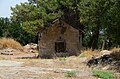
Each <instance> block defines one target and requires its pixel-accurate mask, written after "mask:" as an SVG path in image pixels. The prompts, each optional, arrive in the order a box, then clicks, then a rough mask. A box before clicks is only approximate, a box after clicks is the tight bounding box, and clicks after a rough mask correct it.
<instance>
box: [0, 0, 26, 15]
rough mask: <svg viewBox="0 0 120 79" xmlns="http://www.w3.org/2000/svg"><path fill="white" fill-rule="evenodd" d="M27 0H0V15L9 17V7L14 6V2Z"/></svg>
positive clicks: (18, 2)
mask: <svg viewBox="0 0 120 79" xmlns="http://www.w3.org/2000/svg"><path fill="white" fill-rule="evenodd" d="M27 1H28V0H0V17H10V15H11V10H10V7H11V6H12V7H15V5H16V4H20V3H21V2H27Z"/></svg>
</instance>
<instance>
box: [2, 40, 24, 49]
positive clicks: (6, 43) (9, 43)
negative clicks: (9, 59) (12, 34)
mask: <svg viewBox="0 0 120 79" xmlns="http://www.w3.org/2000/svg"><path fill="white" fill-rule="evenodd" d="M6 48H12V49H17V50H22V51H23V47H22V45H21V44H20V43H19V42H17V41H15V40H14V39H11V38H0V49H6Z"/></svg>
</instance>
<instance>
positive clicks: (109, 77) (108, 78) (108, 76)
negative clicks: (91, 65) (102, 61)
mask: <svg viewBox="0 0 120 79" xmlns="http://www.w3.org/2000/svg"><path fill="white" fill-rule="evenodd" d="M92 74H93V76H96V77H98V78H102V79H113V77H114V74H113V73H111V72H107V71H102V70H92Z"/></svg>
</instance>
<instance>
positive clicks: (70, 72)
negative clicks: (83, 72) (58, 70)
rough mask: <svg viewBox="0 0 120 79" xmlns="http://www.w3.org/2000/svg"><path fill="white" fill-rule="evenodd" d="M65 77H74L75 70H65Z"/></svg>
mask: <svg viewBox="0 0 120 79" xmlns="http://www.w3.org/2000/svg"><path fill="white" fill-rule="evenodd" d="M65 77H76V72H75V71H67V72H65Z"/></svg>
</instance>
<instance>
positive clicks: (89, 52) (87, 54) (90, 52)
mask: <svg viewBox="0 0 120 79" xmlns="http://www.w3.org/2000/svg"><path fill="white" fill-rule="evenodd" d="M81 54H84V56H85V57H92V56H98V55H99V54H100V53H99V51H98V50H94V51H93V50H92V49H85V50H82V53H81Z"/></svg>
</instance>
